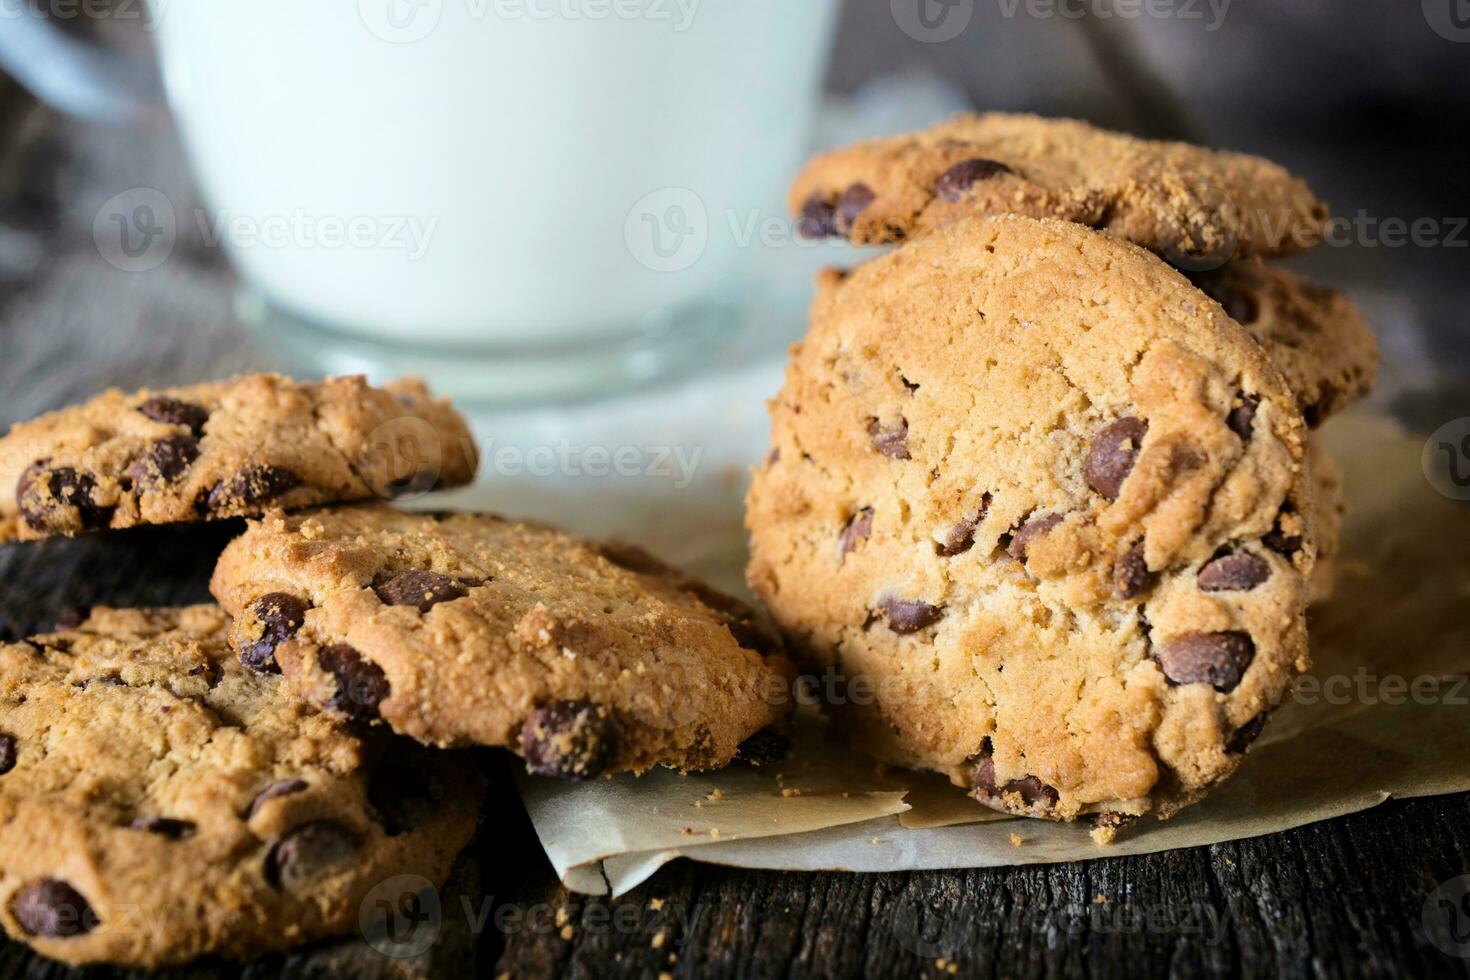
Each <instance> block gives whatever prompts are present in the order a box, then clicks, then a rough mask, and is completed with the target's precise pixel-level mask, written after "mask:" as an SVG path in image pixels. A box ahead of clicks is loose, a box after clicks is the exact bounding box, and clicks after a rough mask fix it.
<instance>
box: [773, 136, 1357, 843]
mask: <svg viewBox="0 0 1470 980" xmlns="http://www.w3.org/2000/svg"><path fill="white" fill-rule="evenodd" d="M791 203H792V208H793V211H794V212H795V213H796V214H797V216H798V223H799V228H800V230H801V231H802V232H803V233H805V234H807V235H835V236H839V237H845V238H847V239H849V240H851V241H853V242H855V243H858V244H867V245H872V244H880V245H881V244H888V245H892V244H896V243H897V244H898V247H897V248H895V249H893V250H891V251H888V252H887V253H886V254H884V255H882V256H881V257H878V258H875V259H873V260H871V261H869V262H867V263H865V264H863V265H861V266H859V267H857V268H856V269H853V270H852V271H850V272H841V271H836V270H830V271H828V272H826V273H824V274H823V275H822V277H821V278H820V280H819V282H818V287H817V295H816V298H815V300H814V302H813V305H812V312H811V328H810V331H809V333H808V335H807V336H806V338H805V340H804V341H803V342H802V343H800V344H798V345H797V346H796V347H795V348H794V349H793V353H792V359H791V364H790V366H789V369H788V372H787V376H786V382H785V386H784V388H783V389H782V391H781V393H780V394H779V396H778V397H777V398H776V399H775V400H774V401H773V402H772V404H771V415H772V420H773V426H772V431H773V442H774V446H773V448H772V451H771V453H770V455H769V457H768V459H767V462H766V464H765V465H764V467H763V468H761V469H760V471H759V472H758V473H757V474H756V477H755V481H754V484H753V486H752V488H751V491H750V495H749V498H748V512H747V523H748V526H749V529H750V532H751V540H752V558H751V563H750V567H749V581H750V584H751V586H752V588H753V589H754V591H755V592H756V594H757V595H758V596H760V598H761V599H763V600H764V601H765V603H766V604H767V605H768V606H769V608H770V610H771V612H772V613H773V615H774V617H775V619H776V620H777V622H778V623H779V625H780V626H781V627H782V628H783V630H784V631H785V632H786V634H787V637H788V641H789V642H790V644H791V646H792V647H793V648H794V650H795V651H796V653H797V655H798V658H799V659H800V660H801V661H802V663H803V665H804V666H805V667H806V668H807V669H810V670H815V671H831V672H834V673H835V674H837V675H838V678H839V679H840V680H846V681H847V682H848V683H847V684H845V685H844V684H841V683H838V684H832V683H828V684H825V685H824V688H826V689H827V690H836V691H838V692H839V694H838V696H837V697H835V698H834V699H833V701H834V702H835V703H834V704H833V705H832V706H831V708H832V711H833V713H834V715H835V716H836V717H838V718H839V719H841V720H842V722H843V723H844V724H845V725H846V726H847V727H848V729H849V730H850V731H851V732H852V733H853V734H854V735H855V736H856V737H857V738H858V740H859V741H860V743H861V744H862V745H863V746H864V747H866V748H867V749H868V750H869V751H871V752H873V753H874V754H876V755H878V756H879V757H880V758H883V759H885V760H888V761H890V762H893V763H897V764H900V765H903V766H909V767H914V768H922V769H930V770H935V771H938V772H941V773H945V774H947V775H949V776H950V777H951V779H952V780H953V781H954V782H956V783H957V784H959V785H961V786H964V787H967V788H968V789H969V790H970V791H971V792H972V794H973V795H974V796H975V797H976V799H977V800H979V801H980V802H981V803H984V804H986V805H988V806H991V807H994V808H997V809H1000V810H1004V811H1007V812H1010V813H1015V814H1023V815H1028V816H1036V817H1048V818H1054V819H1066V820H1072V819H1079V818H1085V819H1087V820H1090V821H1093V822H1094V823H1095V824H1096V826H1097V827H1098V828H1099V830H1098V836H1099V837H1102V838H1105V839H1110V837H1111V835H1112V833H1113V832H1114V830H1115V829H1116V828H1117V827H1118V826H1120V825H1122V824H1124V823H1126V822H1128V821H1130V820H1132V819H1134V818H1136V817H1137V816H1139V815H1141V814H1145V813H1153V814H1156V815H1158V816H1160V817H1167V816H1169V815H1171V814H1173V813H1175V812H1176V811H1177V810H1179V808H1181V807H1183V806H1185V805H1187V804H1188V803H1190V802H1192V801H1194V800H1196V799H1198V798H1199V797H1200V796H1201V795H1202V794H1203V793H1204V792H1205V791H1206V790H1207V789H1208V788H1209V787H1210V786H1212V785H1214V784H1216V783H1218V782H1219V781H1220V780H1221V779H1223V778H1225V777H1226V776H1227V775H1228V774H1229V773H1230V772H1231V771H1232V770H1234V768H1235V767H1236V766H1237V765H1238V764H1239V762H1240V760H1241V758H1242V755H1243V754H1244V752H1245V751H1246V748H1247V746H1248V745H1250V743H1251V742H1252V741H1253V740H1254V739H1255V738H1256V737H1257V736H1258V735H1259V734H1260V731H1261V728H1262V726H1263V725H1264V724H1265V722H1266V719H1267V716H1268V715H1269V713H1270V712H1271V710H1272V708H1273V707H1275V705H1276V704H1277V703H1278V702H1279V700H1280V699H1281V698H1282V697H1283V695H1284V694H1285V692H1286V690H1287V687H1288V685H1289V684H1290V682H1291V680H1292V679H1293V677H1295V676H1296V675H1297V674H1298V673H1300V672H1301V671H1303V670H1305V669H1306V668H1307V666H1308V645H1307V631H1306V625H1305V616H1304V613H1305V609H1306V607H1307V605H1308V602H1309V601H1310V600H1311V598H1312V597H1313V596H1314V595H1315V596H1316V597H1321V596H1323V595H1325V594H1326V593H1327V592H1328V591H1329V590H1330V572H1329V571H1327V569H1328V567H1329V565H1330V561H1329V560H1328V559H1330V556H1331V554H1332V553H1333V552H1334V551H1335V548H1336V534H1337V526H1338V520H1339V517H1340V511H1341V507H1342V503H1341V498H1340V488H1339V486H1338V480H1337V476H1336V470H1335V468H1334V467H1333V465H1332V463H1331V461H1330V460H1329V459H1327V457H1326V455H1325V453H1324V452H1323V451H1322V447H1321V443H1320V442H1319V441H1318V438H1317V435H1316V433H1315V431H1314V430H1315V429H1316V428H1317V427H1318V426H1320V425H1321V424H1322V422H1323V421H1324V420H1325V419H1326V418H1327V417H1328V416H1330V415H1331V414H1333V413H1334V412H1336V411H1338V410H1340V409H1341V408H1343V407H1344V406H1346V405H1347V404H1349V403H1351V402H1352V401H1354V400H1355V399H1357V398H1358V397H1360V396H1361V395H1363V394H1364V393H1365V392H1366V391H1367V390H1368V389H1369V388H1370V387H1371V385H1372V383H1373V380H1374V376H1375V372H1376V363H1377V355H1376V349H1375V345H1374V342H1373V338H1372V335H1371V333H1370V332H1369V331H1368V329H1367V328H1366V327H1365V326H1364V324H1363V322H1362V320H1361V319H1360V318H1359V317H1358V315H1357V313H1356V311H1355V310H1354V308H1353V306H1352V303H1351V302H1350V301H1349V300H1348V299H1346V298H1345V297H1344V296H1342V295H1341V294H1339V293H1336V292H1334V291H1332V290H1330V289H1327V288H1325V287H1322V286H1318V285H1315V284H1312V283H1309V282H1307V281H1306V280H1304V279H1302V278H1300V277H1298V276H1296V275H1293V274H1292V273H1289V272H1287V271H1285V270H1283V269H1281V268H1279V267H1277V266H1275V265H1272V264H1270V263H1269V262H1268V261H1266V260H1268V259H1272V258H1275V257H1276V256H1280V255H1283V254H1286V253H1289V252H1293V251H1300V250H1302V249H1304V248H1307V247H1310V246H1311V245H1313V244H1316V243H1317V242H1318V241H1319V240H1320V238H1321V235H1322V228H1323V223H1324V222H1325V220H1326V218H1327V210H1326V208H1325V206H1324V205H1323V204H1322V203H1321V202H1320V201H1318V200H1317V199H1316V198H1315V197H1314V196H1313V195H1312V193H1311V192H1310V191H1309V190H1308V188H1307V187H1306V186H1305V185H1304V184H1303V183H1302V182H1301V181H1299V180H1297V179H1295V178H1294V177H1292V176H1291V175H1290V174H1288V173H1287V172H1286V171H1285V170H1283V169H1282V168H1280V167H1278V166H1276V165H1274V164H1271V163H1269V162H1267V161H1265V160H1261V159H1257V158H1254V157H1248V156H1242V155H1237V154H1229V153H1219V152H1212V151H1209V150H1205V149H1201V148H1198V147H1193V146H1187V145H1183V144H1175V143H1158V142H1148V141H1143V140H1137V139H1132V138H1129V137H1126V136H1122V135H1118V134H1113V133H1107V132H1103V131H1100V130H1097V129H1094V128H1092V127H1090V126H1087V125H1085V124H1083V123H1079V122H1072V121H1059V120H1044V119H1038V118H1035V117H1028V116H1010V115H986V116H964V117H960V118H958V119H955V120H952V121H950V122H948V123H945V124H943V125H940V126H936V127H934V128H933V129H930V130H926V131H923V132H919V133H915V134H912V135H908V136H902V137H897V138H892V139H884V140H878V141H875V142H869V143H864V144H860V145H858V146H854V147H851V148H848V149H844V150H840V151H837V152H833V153H829V154H827V155H824V156H821V157H819V158H817V159H816V160H814V161H813V162H812V163H811V164H810V165H809V166H808V167H807V168H806V170H805V171H804V172H803V173H802V174H801V176H800V177H799V178H798V179H797V181H796V184H795V186H794V187H793V190H792V196H791Z"/></svg>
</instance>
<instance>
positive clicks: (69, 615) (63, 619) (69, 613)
mask: <svg viewBox="0 0 1470 980" xmlns="http://www.w3.org/2000/svg"><path fill="white" fill-rule="evenodd" d="M91 615H92V607H91V606H72V607H71V608H70V609H68V610H66V612H64V613H62V614H61V615H60V616H57V617H56V630H57V632H67V631H70V630H74V629H77V628H78V627H80V626H81V625H82V624H83V623H85V622H86V621H87V619H88V617H90V616H91Z"/></svg>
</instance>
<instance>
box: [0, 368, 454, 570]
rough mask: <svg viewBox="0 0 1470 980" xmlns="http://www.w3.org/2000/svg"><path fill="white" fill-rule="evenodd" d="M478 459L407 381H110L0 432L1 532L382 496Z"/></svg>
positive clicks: (23, 534)
mask: <svg viewBox="0 0 1470 980" xmlns="http://www.w3.org/2000/svg"><path fill="white" fill-rule="evenodd" d="M475 466H476V455H475V447H474V441H473V439H472V437H471V435H470V432H469V429H468V428H467V427H466V425H465V422H464V420H463V419H462V418H460V416H459V415H458V413H456V412H455V411H454V410H453V409H452V408H450V407H449V405H448V403H447V402H444V401H436V400H434V399H433V398H431V397H430V396H429V393H428V391H427V389H425V388H424V386H423V385H422V384H420V383H419V382H417V381H399V382H395V383H393V384H391V385H389V386H387V387H386V388H382V389H379V388H373V387H370V386H369V385H368V384H367V383H366V381H364V380H363V379H362V378H360V377H344V378H332V379H329V380H327V381H323V382H317V383H298V382H295V381H290V380H288V379H286V378H282V377H280V376H278V375H268V374H258V375H250V376H247V377H241V378H236V379H234V380H231V381H216V382H209V383H206V384H200V385H194V386H192V387H188V388H177V389H173V390H170V391H166V392H147V391H141V392H135V393H132V394H128V393H125V392H121V391H117V390H112V391H107V392H104V393H103V394H101V395H98V396H97V397H95V398H93V399H92V400H91V401H88V402H85V403H83V404H81V405H77V406H73V407H71V408H65V409H62V410H60V411H56V412H52V413H50V414H48V415H43V416H42V417H41V418H39V419H36V420H34V421H31V422H24V423H21V424H19V425H16V426H15V427H14V428H12V429H11V430H10V432H9V433H7V434H6V435H5V436H3V437H0V541H3V540H6V539H8V538H20V539H22V540H34V539H37V538H46V537H50V536H53V535H58V534H67V535H71V534H80V533H82V532H85V531H100V530H105V529H108V528H125V527H133V526H135V525H138V524H169V523H174V522H178V521H196V520H209V519H212V518H219V517H236V516H239V515H242V514H260V513H262V512H264V511H265V510H267V509H270V508H287V509H289V508H296V507H306V506H310V505H313V504H322V503H332V502H337V501H345V500H360V499H365V498H371V497H393V496H397V495H400V494H404V493H413V492H422V491H425V490H429V489H432V488H434V487H440V486H443V487H449V486H458V485H460V484H463V483H468V482H469V481H470V480H471V479H473V477H474V473H475Z"/></svg>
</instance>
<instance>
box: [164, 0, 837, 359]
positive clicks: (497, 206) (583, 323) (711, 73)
mask: <svg viewBox="0 0 1470 980" xmlns="http://www.w3.org/2000/svg"><path fill="white" fill-rule="evenodd" d="M833 7H834V2H833V0H358V2H356V3H354V2H352V0H309V2H304V0H251V2H250V3H248V4H238V3H223V2H213V0H153V15H154V21H155V25H156V29H157V36H158V38H159V48H160V51H161V54H162V58H163V63H164V72H165V78H166V82H167V86H168V90H169V95H170V99H171V101H172V103H173V105H174V107H175V110H176V112H177V115H178V117H179V120H180V124H181V126H182V128H183V132H184V137H185V141H186V145H187V148H188V151H189V153H190V155H191V157H192V159H193V162H194V165H195V169H196V172H197V175H198V178H199V181H200V184H201V187H202V190H203V193H204V197H205V199H206V200H207V202H208V205H207V208H206V209H205V212H204V213H202V214H195V213H190V214H180V215H178V220H179V221H180V222H188V223H191V224H197V223H202V224H203V225H204V226H205V232H206V234H208V235H214V234H220V235H221V237H222V241H223V244H224V246H225V247H226V248H227V249H228V250H229V252H230V255H231V257H232V258H233V260H234V262H235V264H236V266H237V268H238V269H239V270H240V272H241V274H242V277H243V278H244V280H245V281H246V282H247V283H248V284H249V286H250V287H252V289H253V290H254V291H256V292H257V293H259V294H261V296H262V298H263V299H264V300H265V301H266V303H267V304H269V305H272V306H278V307H280V308H283V309H285V310H287V311H291V312H293V313H295V314H298V315H300V316H301V317H302V318H303V319H304V320H309V321H313V322H315V323H317V324H320V325H322V326H324V327H327V328H329V329H330V330H331V331H333V332H335V333H338V334H341V335H343V336H351V337H358V338H371V339H372V340H373V341H375V342H387V343H388V344H390V345H391V344H394V343H400V342H402V343H404V346H405V348H412V347H413V346H415V345H421V344H423V343H425V342H427V343H429V344H431V345H432V344H441V345H448V346H449V347H462V348H463V349H464V350H466V351H472V350H485V351H489V350H504V351H515V350H516V349H518V348H520V347H523V346H536V345H561V346H563V347H565V346H568V345H572V346H576V345H580V344H583V343H585V342H593V341H596V340H597V339H599V338H604V337H611V336H616V335H619V334H621V333H626V332H627V331H628V330H629V329H630V325H631V324H636V323H640V322H646V321H647V319H648V317H649V315H650V314H658V313H667V312H668V311H672V310H678V309H685V308H688V307H690V306H691V304H692V305H696V306H697V305H698V304H700V303H702V302H706V301H710V302H714V301H716V300H717V299H720V298H727V297H729V296H730V295H731V294H732V293H733V292H735V291H738V290H739V288H740V285H741V282H742V274H743V271H744V268H745V266H746V265H747V264H748V261H749V259H750V256H749V255H748V254H746V253H748V252H749V251H750V249H749V247H741V245H740V244H739V243H737V242H736V241H735V240H733V238H732V236H731V235H730V234H729V233H728V222H727V220H726V218H725V215H726V214H727V213H729V212H732V211H739V212H741V213H745V212H748V211H750V210H751V209H762V210H763V211H765V212H767V213H775V214H780V213H782V210H783V209H782V203H781V202H782V189H783V187H784V186H785V184H786V182H787V181H788V180H789V179H790V178H791V176H792V175H793V174H794V172H795V169H796V167H798V166H799V164H800V162H801V158H802V153H803V151H804V149H805V147H804V139H805V135H806V130H807V125H808V123H809V121H810V116H811V113H812V111H813V108H814V104H815V101H816V98H817V94H818V91H819V86H820V82H821V75H822V71H823V67H824V65H825V56H826V46H827V42H828V38H829V34H830V28H831V22H832V13H833ZM670 189H672V190H670ZM689 192H692V193H693V198H692V201H693V205H692V207H691V206H690V202H691V198H690V195H689ZM651 194H652V195H653V196H652V197H649V195H651ZM640 201H643V202H645V203H644V205H642V208H643V211H642V212H640V211H639V210H637V209H635V205H637V204H639V202H640ZM701 206H702V207H703V209H704V214H703V216H701V215H700V214H699V213H698V209H699V208H700V207H701ZM701 221H702V222H703V227H704V229H705V231H704V235H703V239H704V240H703V242H702V243H701V241H700V238H701V235H700V222H701ZM681 232H682V234H680V233H681ZM691 243H692V244H691Z"/></svg>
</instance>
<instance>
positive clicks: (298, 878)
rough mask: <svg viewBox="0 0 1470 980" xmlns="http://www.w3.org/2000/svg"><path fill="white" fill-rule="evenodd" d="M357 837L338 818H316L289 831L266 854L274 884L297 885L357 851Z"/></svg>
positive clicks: (268, 877)
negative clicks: (337, 820)
mask: <svg viewBox="0 0 1470 980" xmlns="http://www.w3.org/2000/svg"><path fill="white" fill-rule="evenodd" d="M357 847H358V843H357V837H356V835H354V834H353V833H352V831H350V830H348V829H347V828H346V827H344V826H342V825H341V824H339V823H337V822H336V821H334V820H313V821H312V822H311V823H305V824H302V825H301V826H300V827H297V828H296V829H294V830H291V831H289V832H287V833H286V835H285V836H284V837H282V838H281V839H280V840H278V841H276V842H275V844H273V845H271V849H270V850H269V851H268V852H267V853H266V856H265V869H264V870H265V880H266V882H267V883H268V884H269V885H270V886H271V887H272V888H281V887H287V888H290V887H294V886H295V885H298V884H300V883H302V882H304V881H306V880H307V879H309V878H312V877H314V876H316V875H318V874H320V873H321V872H323V871H325V870H327V869H328V868H330V867H331V866H332V865H334V864H339V863H341V862H343V861H345V860H347V859H348V858H350V857H351V856H352V855H353V854H355V853H357Z"/></svg>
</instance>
